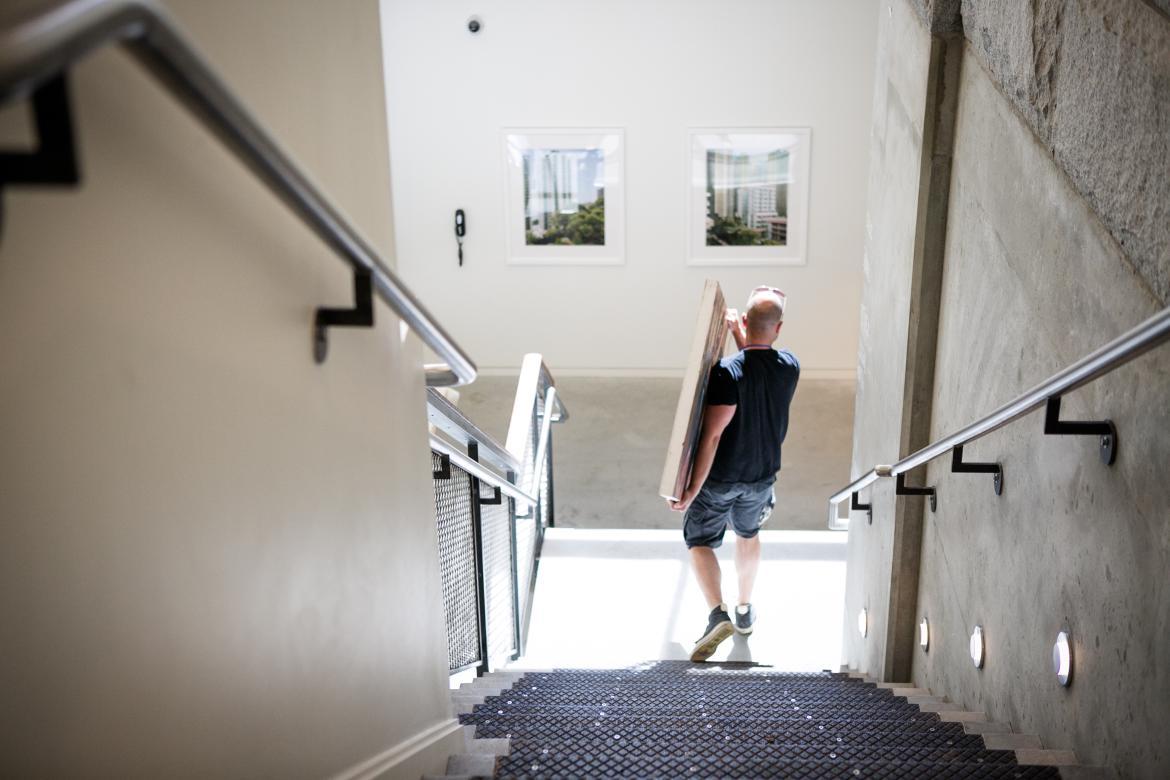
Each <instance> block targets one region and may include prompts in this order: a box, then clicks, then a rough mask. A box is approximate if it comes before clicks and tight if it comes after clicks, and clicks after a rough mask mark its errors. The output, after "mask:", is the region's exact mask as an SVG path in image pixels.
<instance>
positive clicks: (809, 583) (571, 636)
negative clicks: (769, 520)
mask: <svg viewBox="0 0 1170 780" xmlns="http://www.w3.org/2000/svg"><path fill="white" fill-rule="evenodd" d="M760 540H761V545H762V556H761V561H760V571H759V576H758V578H757V580H756V586H755V593H754V595H753V597H752V601H753V602H754V604H755V606H756V613H757V618H756V627H755V630H754V631H753V632H752V634H751V635H750V636H746V637H745V636H739V635H738V634H737V635H734V636H733V637H732V638H731V639H728V640H727V641H726V642H724V643H723V644H722V645H720V647H719V650H718V652H717V653H716V654H715V655H714V656H713V657H712V658H711V659H710V661H711V662H718V661H729V660H730V661H755V662H757V663H763V664H768V665H771V666H773V667H775V668H776V669H777V670H780V671H791V672H800V671H819V670H821V669H837V668H838V667H839V665H840V661H841V631H842V625H843V623H842V610H843V608H844V598H845V542H846V534H843V533H837V532H832V531H762V532H761V533H760ZM734 545H735V540H734V534H733V533H731V532H730V531H728V533H727V537H726V539H725V540H724V543H723V546H722V547H720V548H719V550H718V551H717V552H718V556H719V563H720V566H721V567H722V570H723V595H724V599H725V600H726V601H727V602H728V605H729V609H730V607H731V605H733V604H734V602H735V599H736V586H735V583H736V580H735V565H734V558H733V556H734ZM707 613H708V609H707V606H706V602H705V601H704V600H703V596H702V594H701V593H700V592H699V588H698V585H697V584H696V582H695V579H694V576H693V575H692V574H691V571H690V568H689V563H688V553H687V550H686V546H685V545H684V543H683V540H682V532H681V531H678V530H671V531H664V530H592V529H571V528H550V529H548V531H546V533H545V539H544V550H543V552H542V554H541V559H540V574H539V576H538V578H537V585H536V595H535V599H534V601H533V612H532V624H531V628H530V632H529V635H528V647H527V652H526V653H525V655H524V657H522V658H521V659H520V660H518V661H517V662H515V663H514V664H512V666H514V667H521V668H532V669H544V668H552V667H619V666H628V665H631V664H635V663H638V662H640V661H649V660H666V659H686V658H687V657H688V656H689V654H690V651H691V647H692V646H693V644H694V642H695V640H696V639H698V637H699V636H700V635H701V634H702V633H703V631H704V629H705V628H706V624H707Z"/></svg>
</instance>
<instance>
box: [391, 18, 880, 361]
mask: <svg viewBox="0 0 1170 780" xmlns="http://www.w3.org/2000/svg"><path fill="white" fill-rule="evenodd" d="M385 9H386V15H385V35H386V51H387V59H386V67H387V89H388V94H389V98H388V104H389V109H390V130H391V132H390V136H391V145H392V157H393V165H394V192H395V202H396V209H397V216H398V239H397V241H398V256H399V262H400V264H401V269H402V273H403V274H404V277H405V278H406V280H407V281H408V282H409V283H411V284H412V285H415V286H416V287H417V288H418V290H419V292H420V294H422V296H423V297H424V298H425V299H427V300H433V301H434V302H435V307H436V310H437V312H438V314H439V315H440V316H442V318H443V319H444V321H447V322H450V323H451V325H452V330H453V332H454V333H455V334H456V335H457V336H459V337H461V338H465V339H466V341H467V342H468V348H469V349H471V351H472V352H473V353H474V354H475V355H477V356H478V357H480V359H481V363H482V364H483V365H484V366H485V367H486V368H489V369H490V368H502V369H505V370H513V371H514V370H515V368H516V366H517V365H518V363H519V360H520V357H521V355H522V354H523V353H524V352H526V351H529V350H535V351H539V352H541V353H542V354H543V355H544V356H545V359H546V360H547V361H548V363H549V365H550V366H552V367H553V369H554V371H556V372H557V373H558V375H561V376H564V375H567V373H568V372H569V371H571V370H576V371H578V372H580V373H585V374H631V373H632V374H647V375H654V374H659V375H661V374H669V375H675V374H677V373H679V372H680V371H681V368H682V367H683V363H684V361H685V360H686V349H687V346H688V341H687V336H686V335H685V334H689V333H690V332H691V329H692V326H693V317H694V307H695V305H696V304H697V301H698V295H699V291H700V290H701V289H702V284H703V280H704V278H706V277H708V276H714V277H716V278H718V279H719V281H720V283H721V284H722V285H723V289H724V292H725V293H726V294H727V296H728V299H729V300H731V301H734V302H735V305H737V306H741V305H742V302H743V301H744V300H746V298H747V294H748V292H749V291H750V290H751V289H752V288H753V287H755V286H756V285H758V284H760V283H761V282H763V281H767V283H769V284H775V285H777V286H779V287H781V288H783V289H784V290H785V291H786V292H787V293H788V294H789V304H790V305H789V316H788V318H787V323H786V325H785V328H784V340H785V345H786V346H789V347H791V348H792V349H793V351H794V352H795V353H796V354H797V355H798V356H799V357H800V359H801V364H802V367H803V369H804V375H805V376H806V377H807V376H813V375H814V374H816V373H817V372H818V371H820V372H828V374H829V375H831V376H833V377H835V378H843V377H848V376H851V375H852V373H853V371H852V368H853V362H854V356H855V355H856V351H857V348H856V344H857V341H856V339H857V301H858V297H859V295H860V289H861V275H860V263H861V255H862V245H863V213H864V200H865V181H866V179H865V176H866V165H867V153H868V151H869V147H868V145H867V143H866V128H867V120H868V115H869V107H870V95H871V90H872V85H873V62H874V60H873V56H874V54H873V53H874V48H873V47H874V30H875V26H876V22H877V11H878V7H877V5H876V4H875V3H873V2H864V3H857V2H851V1H850V0H832V1H831V2H829V1H827V0H783V2H764V1H761V0H735V2H711V1H710V0H687V1H686V2H678V1H677V0H645V1H643V2H636V3H631V2H612V1H608V2H601V3H598V2H586V1H584V0H574V1H573V2H558V3H556V4H555V6H550V5H549V4H548V3H543V2H533V1H532V0H488V1H487V2H480V3H474V4H467V3H419V2H412V1H410V0H402V1H398V0H387V1H386V2H385ZM472 14H477V15H479V16H480V17H481V18H482V20H483V24H484V27H483V31H482V32H481V33H480V34H479V35H478V36H474V37H473V36H471V35H470V34H469V33H468V32H467V29H466V21H467V19H468V17H469V16H471V15H472ZM614 126H616V127H622V128H624V130H625V143H626V156H625V177H626V184H625V195H626V210H625V222H626V246H625V249H626V251H625V264H624V265H621V266H614V267H594V268H589V267H525V266H515V265H508V264H507V263H506V242H505V232H504V211H505V181H506V180H505V166H504V162H503V141H502V135H501V131H502V129H503V128H506V127H614ZM745 126H746V127H751V126H764V127H768V126H781V127H785V126H803V127H810V128H811V129H812V161H811V192H810V201H809V220H810V221H809V238H808V253H807V265H805V266H802V267H760V266H754V267H752V266H748V267H717V268H711V267H706V268H703V267H694V266H687V265H686V257H687V247H686V242H685V239H686V214H687V196H688V187H689V180H688V176H687V171H688V159H689V158H688V149H687V144H688V138H687V128H688V127H745ZM457 208H462V209H465V210H466V212H467V217H468V236H467V241H466V252H465V256H466V263H465V264H464V266H463V267H462V268H460V267H459V266H458V265H457V264H456V247H455V239H454V236H453V234H452V220H453V214H454V211H455V209H457ZM489 324H490V327H488V325H489ZM825 375H826V374H824V373H822V376H825Z"/></svg>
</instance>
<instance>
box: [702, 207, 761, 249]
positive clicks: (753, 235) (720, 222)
mask: <svg viewBox="0 0 1170 780" xmlns="http://www.w3.org/2000/svg"><path fill="white" fill-rule="evenodd" d="M711 216H712V218H713V219H714V224H713V225H711V227H709V228H707V246H771V245H774V244H776V242H775V241H769V240H767V239H766V238H764V236H763V233H761V232H760V231H759V230H755V229H754V228H750V227H748V226H747V225H745V224H744V223H743V220H741V219H740V218H739V217H721V216H719V215H718V214H712V215H711Z"/></svg>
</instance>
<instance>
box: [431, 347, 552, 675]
mask: <svg viewBox="0 0 1170 780" xmlns="http://www.w3.org/2000/svg"><path fill="white" fill-rule="evenodd" d="M533 359H535V362H533ZM552 387H553V384H552V378H551V377H550V376H549V374H548V371H547V369H546V368H544V365H543V363H542V362H540V360H539V356H535V355H530V356H528V357H527V358H526V359H525V370H524V372H523V373H522V375H521V380H520V387H519V388H518V389H517V399H518V400H517V401H516V405H515V408H514V410H513V418H514V419H513V421H512V428H513V431H510V432H509V437H508V438H509V441H508V447H507V449H505V448H503V447H501V446H500V445H499V444H498V443H496V442H494V441H493V440H491V439H490V437H488V436H487V434H485V433H483V432H482V431H481V430H479V429H478V428H477V427H476V426H475V425H474V424H473V423H471V422H470V420H467V418H466V417H465V416H464V415H463V414H462V413H461V412H459V411H458V410H457V409H456V408H455V407H454V406H452V405H451V404H450V402H448V401H446V400H443V399H441V398H437V397H436V398H432V399H431V400H430V401H428V415H429V417H430V420H431V424H432V426H434V428H435V429H436V430H438V431H439V432H442V433H443V434H444V435H446V436H447V437H448V438H446V439H444V438H442V437H439V438H436V437H435V436H432V437H431V447H432V451H431V462H432V465H433V470H434V472H435V480H434V487H435V523H436V531H437V533H438V539H439V556H440V571H441V572H442V585H443V602H444V606H445V609H446V612H447V615H446V618H447V642H448V660H449V668H450V670H451V672H452V673H454V672H456V671H460V670H463V669H466V668H469V667H470V666H473V665H474V666H477V667H478V668H479V669H480V670H481V671H486V670H488V669H489V668H491V667H493V666H495V665H497V664H498V663H499V662H500V661H501V660H505V659H508V658H516V657H518V656H519V655H520V654H521V653H522V652H523V645H524V638H525V631H526V626H527V621H528V616H529V615H530V614H531V611H532V592H533V587H534V585H535V577H536V571H537V560H538V559H539V557H540V548H541V542H542V541H543V538H544V529H545V528H546V527H547V526H549V525H551V524H552V522H553V478H552V447H551V440H552V434H551V430H550V429H549V426H548V425H546V424H545V423H546V421H545V413H546V408H545V407H546V403H545V401H546V399H548V400H549V401H550V404H549V406H551V407H554V408H550V409H548V410H547V411H548V412H549V413H555V414H556V415H557V417H555V418H554V419H564V418H565V417H567V413H566V412H565V410H564V406H563V404H561V403H560V402H559V399H558V400H557V401H556V402H555V403H552V399H553V398H554V397H555V393H554V392H552ZM542 436H547V439H546V440H544V441H542ZM457 445H461V446H457ZM465 451H466V454H464V452H465ZM444 453H446V454H444ZM480 455H482V456H483V462H480V457H479V456H480ZM538 460H539V461H540V462H539V463H538ZM456 461H458V462H460V463H462V464H463V466H464V468H459V466H458V465H457V464H456ZM538 468H539V473H537V469H538ZM500 472H506V475H507V476H506V477H505V476H504V475H503V474H501V473H500ZM498 487H502V488H503V490H504V492H506V493H507V495H504V496H501V495H500V494H499V493H497V492H496V489H497V488H498ZM477 491H478V492H479V495H477ZM525 497H528V498H529V499H530V501H526V500H525ZM497 499H498V503H496V500H497Z"/></svg>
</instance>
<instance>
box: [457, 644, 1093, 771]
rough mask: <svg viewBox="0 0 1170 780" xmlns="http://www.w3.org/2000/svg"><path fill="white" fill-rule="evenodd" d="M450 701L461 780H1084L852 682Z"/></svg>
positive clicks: (713, 684) (677, 680)
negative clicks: (461, 741)
mask: <svg viewBox="0 0 1170 780" xmlns="http://www.w3.org/2000/svg"><path fill="white" fill-rule="evenodd" d="M451 700H452V706H453V707H455V708H456V711H457V712H460V713H461V714H460V715H459V720H460V722H461V723H462V724H464V728H465V733H466V734H467V736H468V740H467V749H468V750H467V753H464V754H461V755H459V756H452V757H451V760H450V761H449V763H448V773H449V774H458V775H465V776H489V775H492V774H493V773H494V776H495V777H542V778H576V777H615V778H617V777H686V778H698V777H710V778H766V777H786V778H812V779H813V780H816V779H817V778H830V777H833V778H837V777H844V778H847V779H849V778H853V777H863V778H867V779H868V780H873V779H874V778H879V779H880V778H889V779H890V780H893V779H894V778H899V779H900V778H924V779H926V778H936V777H946V778H957V779H959V780H979V779H981V778H989V779H990V778H1012V780H1025V779H1026V778H1037V779H1039V778H1059V777H1061V773H1062V772H1064V771H1065V770H1070V769H1082V768H1080V767H1074V766H1072V765H1073V764H1075V761H1076V756H1075V755H1074V754H1072V753H1071V752H1070V751H1062V750H1046V749H1044V748H1043V746H1042V744H1041V742H1040V740H1039V738H1038V737H1036V736H1035V735H1026V734H1012V733H1011V729H1010V727H1009V726H1008V724H1004V723H995V722H990V721H988V720H987V716H986V714H985V713H983V712H976V711H969V710H965V709H963V708H962V706H961V705H959V704H956V703H954V702H949V701H947V700H946V698H945V697H943V696H936V695H933V694H931V693H930V691H928V690H926V689H924V688H918V687H916V686H914V685H913V684H911V683H880V684H875V683H872V682H868V681H866V680H864V679H863V676H862V675H859V674H854V675H844V674H834V673H827V672H826V673H819V674H818V673H812V674H808V673H802V674H784V673H778V672H775V671H773V670H771V669H770V668H767V667H760V666H757V665H754V664H750V663H745V664H691V663H689V662H655V663H647V664H641V665H638V666H635V667H630V668H627V669H621V670H596V669H590V670H547V671H538V670H527V671H524V672H523V673H522V674H516V675H515V676H513V677H512V678H510V679H509V680H508V681H507V684H506V685H501V680H500V679H496V680H489V679H487V678H481V679H479V680H476V681H475V682H474V683H471V684H467V685H464V686H463V687H461V688H460V689H459V690H457V691H455V692H453V693H452V696H451ZM1080 777H1081V780H1089V778H1090V777H1092V778H1093V780H1098V777H1097V776H1094V775H1088V774H1084V773H1081V775H1080Z"/></svg>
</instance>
